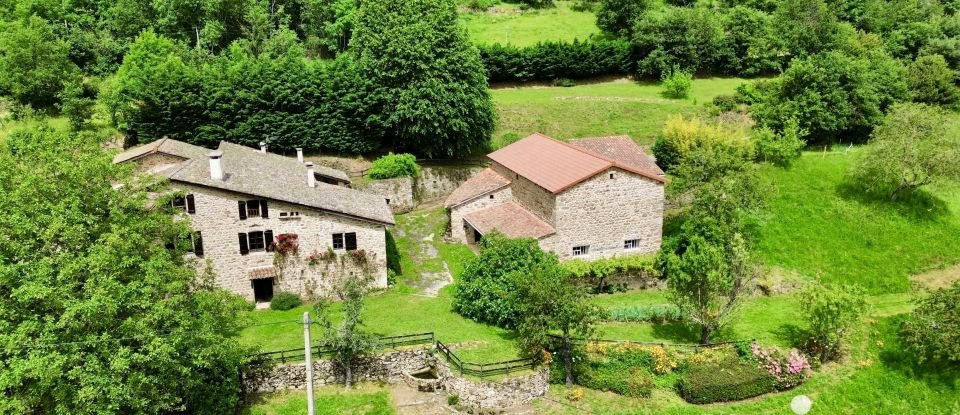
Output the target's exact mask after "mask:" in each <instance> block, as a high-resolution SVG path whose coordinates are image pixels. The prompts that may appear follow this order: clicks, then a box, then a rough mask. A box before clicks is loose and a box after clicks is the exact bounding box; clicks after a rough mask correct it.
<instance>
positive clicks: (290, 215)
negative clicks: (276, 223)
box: [279, 210, 300, 219]
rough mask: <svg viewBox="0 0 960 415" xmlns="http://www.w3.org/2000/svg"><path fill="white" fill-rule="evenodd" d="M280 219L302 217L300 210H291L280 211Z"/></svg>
mask: <svg viewBox="0 0 960 415" xmlns="http://www.w3.org/2000/svg"><path fill="white" fill-rule="evenodd" d="M279 217H280V219H296V218H299V217H300V212H299V211H296V210H293V211H289V212H280V216H279Z"/></svg>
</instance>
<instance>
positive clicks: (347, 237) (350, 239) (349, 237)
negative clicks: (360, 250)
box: [333, 232, 357, 251]
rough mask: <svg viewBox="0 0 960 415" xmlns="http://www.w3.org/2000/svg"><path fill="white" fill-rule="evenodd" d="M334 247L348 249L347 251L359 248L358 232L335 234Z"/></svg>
mask: <svg viewBox="0 0 960 415" xmlns="http://www.w3.org/2000/svg"><path fill="white" fill-rule="evenodd" d="M333 249H346V250H347V251H356V250H357V233H356V232H348V233H335V234H333Z"/></svg>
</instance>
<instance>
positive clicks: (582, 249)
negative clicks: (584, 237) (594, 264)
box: [573, 245, 590, 256]
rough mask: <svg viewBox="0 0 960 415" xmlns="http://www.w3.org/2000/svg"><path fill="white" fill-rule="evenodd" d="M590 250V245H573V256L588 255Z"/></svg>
mask: <svg viewBox="0 0 960 415" xmlns="http://www.w3.org/2000/svg"><path fill="white" fill-rule="evenodd" d="M589 251H590V245H580V246H575V247H573V256H580V255H586V254H587V252H589Z"/></svg>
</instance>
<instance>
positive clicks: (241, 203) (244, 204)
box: [237, 200, 247, 220]
mask: <svg viewBox="0 0 960 415" xmlns="http://www.w3.org/2000/svg"><path fill="white" fill-rule="evenodd" d="M237 204H238V205H239V206H240V220H243V219H246V218H247V202H244V201H242V200H241V201H239V202H237Z"/></svg>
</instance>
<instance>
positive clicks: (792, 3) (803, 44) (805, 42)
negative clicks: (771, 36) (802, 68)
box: [773, 0, 842, 57]
mask: <svg viewBox="0 0 960 415" xmlns="http://www.w3.org/2000/svg"><path fill="white" fill-rule="evenodd" d="M773 27H775V28H776V32H777V37H776V39H777V43H778V44H779V46H780V49H781V52H783V53H787V54H789V55H790V56H794V57H805V56H810V55H815V54H817V53H820V52H824V51H828V50H833V49H836V48H838V47H839V46H840V42H841V40H842V36H841V28H840V24H839V22H837V18H836V16H835V15H834V14H833V11H832V10H830V7H829V6H827V3H826V2H825V1H824V0H783V1H781V2H779V4H778V5H777V10H776V11H775V12H774V13H773Z"/></svg>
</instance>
